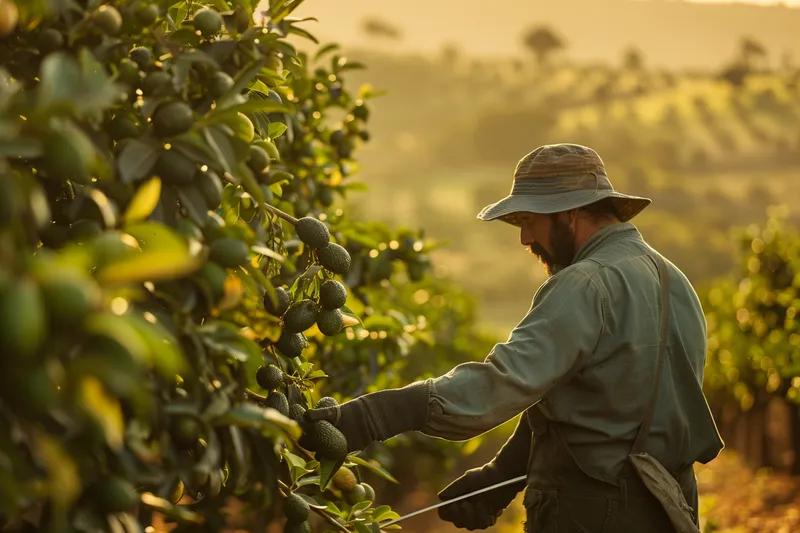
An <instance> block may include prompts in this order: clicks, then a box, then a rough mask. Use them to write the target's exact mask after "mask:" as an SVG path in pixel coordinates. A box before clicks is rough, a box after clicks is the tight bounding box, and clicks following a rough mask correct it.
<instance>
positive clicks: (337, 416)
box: [304, 381, 431, 453]
mask: <svg viewBox="0 0 800 533" xmlns="http://www.w3.org/2000/svg"><path fill="white" fill-rule="evenodd" d="M430 389H431V385H430V382H428V381H420V382H417V383H412V384H411V385H408V386H406V387H403V388H400V389H389V390H383V391H378V392H372V393H369V394H365V395H364V396H360V397H358V398H356V399H354V400H350V401H347V402H345V403H343V404H341V405H339V406H337V407H326V408H322V409H309V410H308V411H306V413H305V415H304V417H305V419H306V420H307V421H309V422H316V421H318V420H327V421H328V422H330V423H331V424H333V425H334V426H336V428H337V429H338V430H339V431H341V432H342V434H344V436H345V438H346V439H347V452H348V453H350V452H353V451H357V450H363V449H364V448H366V447H367V446H368V445H369V444H370V443H372V442H374V441H382V440H386V439H389V438H391V437H394V436H395V435H398V434H400V433H403V432H406V431H414V430H420V429H422V428H423V427H424V426H425V423H426V422H427V420H428V409H429V408H428V399H429V397H430Z"/></svg>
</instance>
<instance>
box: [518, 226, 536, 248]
mask: <svg viewBox="0 0 800 533" xmlns="http://www.w3.org/2000/svg"><path fill="white" fill-rule="evenodd" d="M519 242H520V244H522V246H530V245H531V244H533V243H534V239H533V237H532V236H531V235H530V233H529V232H527V231H525V228H522V229H521V230H520V231H519Z"/></svg>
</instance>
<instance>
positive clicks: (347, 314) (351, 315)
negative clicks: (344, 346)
mask: <svg viewBox="0 0 800 533" xmlns="http://www.w3.org/2000/svg"><path fill="white" fill-rule="evenodd" d="M339 311H341V312H342V314H343V315H344V316H345V317H349V318H350V319H352V320H350V321H347V320H346V319H345V327H347V326H348V325H351V326H354V325H356V324H360V325H361V326H362V327H363V326H364V323H363V322H362V321H361V319H360V318H359V317H358V315H356V314H355V313H354V312H353V311H351V310H350V308H349V307H347V306H346V305H343V306H342V307H340V308H339ZM353 321H355V323H353Z"/></svg>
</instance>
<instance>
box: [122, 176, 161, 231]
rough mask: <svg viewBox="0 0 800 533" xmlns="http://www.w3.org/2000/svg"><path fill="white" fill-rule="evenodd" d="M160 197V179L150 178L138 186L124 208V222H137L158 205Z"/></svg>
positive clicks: (147, 215) (148, 214)
mask: <svg viewBox="0 0 800 533" xmlns="http://www.w3.org/2000/svg"><path fill="white" fill-rule="evenodd" d="M160 197H161V179H160V178H158V177H155V178H152V179H150V180H148V181H146V182H145V183H143V184H142V185H141V187H139V189H138V190H137V191H136V194H135V195H134V197H133V199H132V200H131V203H129V204H128V208H127V209H126V210H125V214H124V215H123V217H122V218H123V220H124V221H125V222H138V221H140V220H144V219H146V218H147V217H149V216H150V213H152V212H153V209H155V208H156V205H158V199H159V198H160Z"/></svg>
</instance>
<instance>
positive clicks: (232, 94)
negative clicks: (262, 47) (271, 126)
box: [217, 58, 266, 108]
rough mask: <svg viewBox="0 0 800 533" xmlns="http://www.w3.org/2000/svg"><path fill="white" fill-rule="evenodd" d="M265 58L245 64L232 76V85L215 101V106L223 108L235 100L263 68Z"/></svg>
mask: <svg viewBox="0 0 800 533" xmlns="http://www.w3.org/2000/svg"><path fill="white" fill-rule="evenodd" d="M265 63H266V59H264V58H260V59H257V60H255V61H253V62H251V63H249V64H248V65H247V67H245V68H244V69H243V70H241V71H239V73H238V74H236V77H234V78H233V86H232V87H231V88H230V89H229V90H228V92H227V93H225V94H224V95H223V96H222V98H220V99H219V100H218V101H217V108H224V107H227V106H230V105H232V104H233V103H235V102H236V100H237V97H238V96H241V94H242V91H244V90H245V89H246V88H247V86H248V85H249V84H250V82H252V81H253V80H254V79H255V77H256V75H257V74H258V73H259V72H260V71H261V69H262V68H264V64H265Z"/></svg>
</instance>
